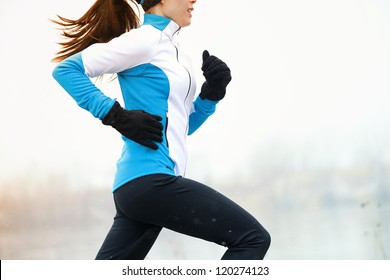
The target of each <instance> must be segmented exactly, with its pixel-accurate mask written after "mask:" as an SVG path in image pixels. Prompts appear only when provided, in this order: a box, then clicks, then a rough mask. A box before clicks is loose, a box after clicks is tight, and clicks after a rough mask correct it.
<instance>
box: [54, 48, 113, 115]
mask: <svg viewBox="0 0 390 280" xmlns="http://www.w3.org/2000/svg"><path fill="white" fill-rule="evenodd" d="M53 77H54V79H55V80H56V81H57V82H58V83H59V84H60V85H61V86H62V87H63V88H64V89H65V91H66V92H68V93H69V95H70V96H71V97H72V98H73V99H74V100H75V101H76V102H77V104H78V105H79V106H80V107H81V108H83V109H85V110H88V111H89V112H90V113H91V114H92V115H93V116H94V117H95V118H99V119H100V120H101V119H103V118H104V116H105V115H106V114H107V113H108V111H109V110H110V109H111V108H112V106H113V105H114V103H115V99H111V98H109V97H108V96H106V95H104V94H103V93H102V92H101V91H100V89H98V88H97V87H96V86H95V85H94V84H93V83H92V81H91V80H90V78H89V77H88V76H87V75H86V74H85V68H84V64H83V60H82V57H81V53H78V54H75V55H73V56H71V57H69V58H67V59H65V60H63V61H62V62H60V63H59V64H57V65H56V67H55V68H54V70H53Z"/></svg>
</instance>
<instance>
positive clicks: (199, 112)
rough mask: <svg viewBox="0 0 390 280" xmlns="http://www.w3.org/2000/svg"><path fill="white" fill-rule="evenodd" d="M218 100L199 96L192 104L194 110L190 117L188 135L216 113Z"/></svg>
mask: <svg viewBox="0 0 390 280" xmlns="http://www.w3.org/2000/svg"><path fill="white" fill-rule="evenodd" d="M217 104H218V101H211V100H208V99H202V98H200V97H199V96H198V97H197V98H196V100H195V101H194V102H193V104H192V110H191V114H190V117H189V129H188V135H191V134H192V133H194V132H195V131H196V130H197V129H198V128H199V127H200V126H201V125H202V124H203V123H204V122H205V121H206V120H207V118H208V117H209V116H211V115H212V114H214V112H215V109H216V106H217Z"/></svg>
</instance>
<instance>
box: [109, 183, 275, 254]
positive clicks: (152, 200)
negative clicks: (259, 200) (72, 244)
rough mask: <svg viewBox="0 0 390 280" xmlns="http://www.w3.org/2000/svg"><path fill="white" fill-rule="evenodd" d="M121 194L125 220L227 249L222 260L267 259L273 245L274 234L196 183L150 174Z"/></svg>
mask: <svg viewBox="0 0 390 280" xmlns="http://www.w3.org/2000/svg"><path fill="white" fill-rule="evenodd" d="M117 192H118V196H116V198H117V202H118V205H119V207H120V208H121V210H122V211H123V212H124V213H125V214H126V216H128V217H130V218H131V219H133V220H135V221H142V222H144V223H148V224H154V225H157V226H159V227H166V228H168V229H171V230H174V231H176V232H180V233H183V234H186V235H190V236H193V237H197V238H201V239H204V240H208V241H211V242H215V243H217V244H220V245H223V246H225V247H227V248H228V250H227V251H226V253H225V254H224V256H223V257H222V259H235V260H238V259H263V258H264V256H265V254H266V252H267V250H268V248H269V246H270V235H269V234H268V232H267V231H266V230H265V229H264V228H263V226H262V225H261V224H260V223H259V222H258V221H257V220H256V219H255V218H254V217H253V216H252V215H250V214H249V213H248V212H247V211H245V210H244V209H243V208H241V207H240V206H238V205H237V204H236V203H234V202H233V201H231V200H230V199H228V198H227V197H225V196H223V195H222V194H220V193H219V192H217V191H215V190H213V189H211V188H209V187H207V186H205V185H203V184H200V183H198V182H195V181H192V180H189V179H185V178H182V177H172V176H167V175H152V176H147V177H143V178H140V179H137V180H135V181H133V182H132V183H131V186H126V185H125V186H124V187H122V188H120V189H119V190H118V191H117ZM125 193H127V194H125Z"/></svg>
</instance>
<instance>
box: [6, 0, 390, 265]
mask: <svg viewBox="0 0 390 280" xmlns="http://www.w3.org/2000/svg"><path fill="white" fill-rule="evenodd" d="M93 2H94V1H93V0H88V1H87V0H86V1H76V0H67V1H59V0H51V1H48V0H38V1H27V0H20V1H11V0H0V35H1V36H0V38H1V39H0V40H1V43H0V63H1V64H0V65H1V67H0V95H1V101H0V123H1V130H0V259H43V260H46V259H70V260H73V259H93V258H94V257H95V254H96V252H97V250H98V249H99V247H100V245H101V243H102V241H103V239H104V237H105V235H106V233H107V231H108V230H109V228H110V226H111V223H112V218H113V216H114V207H113V203H112V194H111V184H112V180H113V176H114V172H115V163H116V160H117V159H118V157H119V155H120V151H121V145H122V143H121V138H120V136H119V135H118V134H117V133H116V131H115V130H113V129H112V128H109V127H106V126H103V125H102V124H101V122H100V121H99V120H97V119H94V118H93V117H92V115H91V114H89V113H88V112H86V111H83V110H82V109H80V108H79V107H77V105H76V103H75V102H74V101H73V100H72V99H71V98H70V97H69V96H68V95H67V93H66V92H64V91H63V90H62V88H61V87H60V86H59V85H58V84H57V83H56V82H55V81H54V79H53V78H52V77H51V72H52V69H53V67H54V64H53V63H51V62H50V60H51V58H52V57H53V55H54V53H55V52H56V51H57V50H58V45H57V44H56V42H59V41H60V39H61V38H60V36H59V34H60V32H59V31H58V30H56V26H55V25H54V24H52V23H51V22H50V21H49V19H50V18H55V16H56V14H60V15H62V16H65V17H69V18H76V17H80V16H81V15H82V14H83V13H84V12H85V11H86V10H87V9H88V8H89V7H90V6H91V5H92V4H93ZM141 16H142V14H141ZM389 26H390V2H389V1H386V0H327V1H320V0H295V1H290V0H273V1H266V0H246V1H226V0H213V1H198V2H197V3H196V4H195V11H194V13H193V21H192V25H191V26H190V27H187V28H185V29H183V30H182V31H181V32H180V34H179V37H178V40H179V41H180V44H181V47H182V48H183V50H185V51H186V52H187V54H188V55H189V56H190V57H191V58H192V60H193V66H194V69H195V72H196V75H197V79H198V83H199V84H201V83H202V82H203V77H202V73H201V70H200V66H201V54H202V51H203V50H204V49H208V50H209V51H210V53H212V54H215V55H217V56H219V57H220V58H222V59H223V60H225V61H226V62H227V63H228V65H229V66H230V68H231V69H232V76H233V80H232V82H231V84H230V85H229V88H228V93H227V96H226V98H225V99H224V100H223V101H222V102H220V104H219V105H218V108H217V112H216V114H215V115H214V116H213V117H212V118H210V119H209V120H208V122H206V124H205V125H204V126H203V127H202V128H201V129H200V130H199V131H198V132H197V133H196V134H195V135H193V136H191V137H190V138H189V143H188V144H189V149H190V153H189V164H188V172H187V177H190V178H192V179H195V180H198V181H200V182H203V183H206V184H208V185H210V186H212V187H214V188H215V189H217V190H218V191H220V192H222V193H224V194H226V195H227V196H229V197H230V198H232V199H233V200H235V201H236V202H238V203H239V204H240V205H242V206H243V207H244V208H246V209H247V210H248V211H249V212H251V213H252V214H253V215H254V216H256V217H257V218H258V219H259V221H260V222H261V223H262V224H263V225H264V226H265V227H266V228H267V229H268V230H269V232H270V233H271V236H272V245H271V248H270V250H269V252H268V254H267V256H266V258H267V259H287V260H293V259H299V260H302V259H390V219H389V216H390V110H389V109H388V108H389V104H390V79H389V78H390V29H389ZM98 86H99V87H101V88H102V90H103V91H104V92H105V93H106V94H107V95H109V96H111V97H116V98H119V101H120V100H121V98H120V91H119V87H118V85H117V81H113V82H98ZM224 250H225V249H224V248H223V247H219V246H218V245H216V244H212V243H208V242H205V241H202V240H197V239H194V238H191V237H187V236H183V235H179V234H177V233H174V232H171V231H169V230H163V232H162V233H161V236H160V237H159V239H158V240H157V242H156V244H155V246H154V247H153V248H152V250H151V252H150V254H149V255H148V259H218V258H220V257H221V255H222V254H223V252H224Z"/></svg>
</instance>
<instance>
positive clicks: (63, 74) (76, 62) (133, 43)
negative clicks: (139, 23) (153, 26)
mask: <svg viewBox="0 0 390 280" xmlns="http://www.w3.org/2000/svg"><path fill="white" fill-rule="evenodd" d="M147 28H148V27H146V30H145V28H144V31H147ZM144 31H142V30H139V29H133V30H131V31H130V32H126V33H124V34H123V35H121V36H119V37H117V38H114V39H113V40H111V41H110V42H108V43H96V44H93V45H91V46H90V47H88V48H87V49H85V50H83V51H82V52H80V53H78V54H75V55H73V56H71V57H69V58H67V59H65V60H63V61H62V62H60V63H59V64H57V65H56V67H55V68H54V70H53V77H54V78H55V79H56V80H57V82H58V83H59V84H60V85H61V86H62V87H63V88H64V89H65V91H67V92H68V93H69V95H70V96H71V97H72V98H73V99H74V100H75V101H76V102H77V104H78V105H79V106H80V107H81V108H83V109H86V110H88V111H89V112H91V113H92V115H93V116H95V117H96V118H99V119H103V118H104V116H105V115H106V114H107V113H108V111H109V110H110V109H111V107H112V106H113V105H114V103H115V99H112V98H110V97H108V96H106V95H105V94H104V93H103V92H101V91H100V89H99V88H97V87H96V86H95V85H94V84H93V83H92V81H91V79H90V78H94V77H98V76H101V75H103V74H114V73H119V72H121V71H124V70H126V69H129V68H132V67H134V66H137V65H140V64H142V63H145V62H147V61H149V60H150V59H151V58H152V57H153V55H154V50H155V49H156V48H155V45H156V44H158V42H159V39H160V37H159V34H157V33H154V32H153V31H152V32H144Z"/></svg>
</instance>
